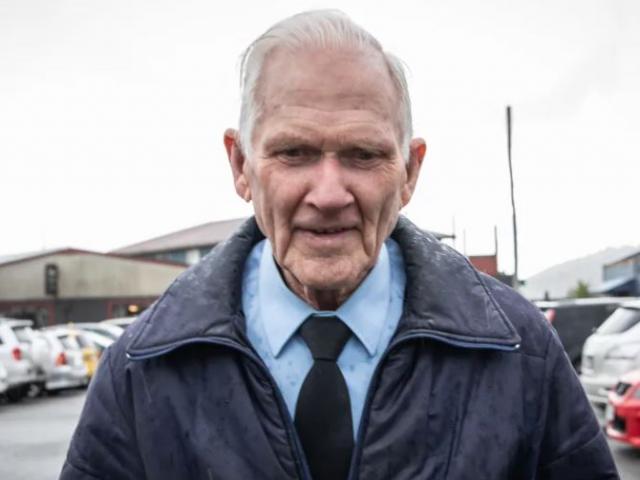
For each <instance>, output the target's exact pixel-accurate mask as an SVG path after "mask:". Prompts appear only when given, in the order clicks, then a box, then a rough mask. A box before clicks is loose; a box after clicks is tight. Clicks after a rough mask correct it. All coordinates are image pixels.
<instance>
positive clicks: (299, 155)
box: [277, 147, 313, 160]
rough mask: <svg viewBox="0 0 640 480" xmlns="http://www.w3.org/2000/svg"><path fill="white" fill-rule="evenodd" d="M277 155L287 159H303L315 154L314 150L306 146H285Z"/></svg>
mask: <svg viewBox="0 0 640 480" xmlns="http://www.w3.org/2000/svg"><path fill="white" fill-rule="evenodd" d="M277 155H278V156H279V157H282V158H284V159H287V160H303V159H305V158H309V157H312V156H313V151H312V150H311V149H309V148H304V147H291V148H283V149H282V150H280V151H278V153H277Z"/></svg>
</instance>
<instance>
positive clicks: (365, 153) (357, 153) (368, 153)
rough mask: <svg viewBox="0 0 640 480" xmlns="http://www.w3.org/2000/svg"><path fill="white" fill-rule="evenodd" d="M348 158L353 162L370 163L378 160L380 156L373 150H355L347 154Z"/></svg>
mask: <svg viewBox="0 0 640 480" xmlns="http://www.w3.org/2000/svg"><path fill="white" fill-rule="evenodd" d="M347 156H348V157H349V158H351V159H353V160H358V161H361V162H368V161H370V160H374V159H376V158H378V157H379V156H380V155H379V154H378V153H376V152H374V151H372V150H365V149H363V148H354V149H353V150H350V151H349V152H347Z"/></svg>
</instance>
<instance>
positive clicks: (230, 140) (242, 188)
mask: <svg viewBox="0 0 640 480" xmlns="http://www.w3.org/2000/svg"><path fill="white" fill-rule="evenodd" d="M224 148H225V149H226V150H227V157H228V158H229V165H230V166H231V173H232V174H233V183H234V185H235V187H236V193H237V194H238V195H239V196H240V198H242V199H243V200H244V201H245V202H250V201H251V187H250V185H249V179H248V178H247V172H246V168H247V164H246V163H247V160H246V158H245V156H244V153H242V149H241V148H240V143H239V142H238V132H237V131H236V130H234V129H232V128H228V129H227V130H225V132H224Z"/></svg>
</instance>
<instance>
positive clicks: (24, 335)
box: [13, 327, 31, 343]
mask: <svg viewBox="0 0 640 480" xmlns="http://www.w3.org/2000/svg"><path fill="white" fill-rule="evenodd" d="M29 330H31V327H13V331H14V332H15V334H16V337H18V341H19V342H20V343H30V342H31V336H30V335H29V333H30V332H29Z"/></svg>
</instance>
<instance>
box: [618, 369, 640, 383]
mask: <svg viewBox="0 0 640 480" xmlns="http://www.w3.org/2000/svg"><path fill="white" fill-rule="evenodd" d="M620 380H621V381H623V382H626V383H630V384H632V385H635V384H636V383H640V370H631V371H630V372H627V373H625V374H624V375H622V376H621V377H620Z"/></svg>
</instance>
